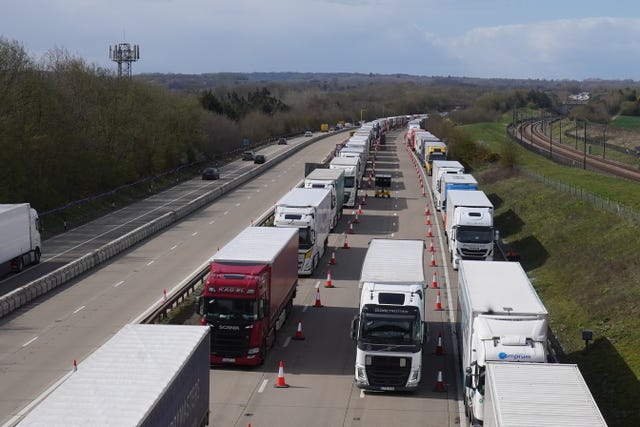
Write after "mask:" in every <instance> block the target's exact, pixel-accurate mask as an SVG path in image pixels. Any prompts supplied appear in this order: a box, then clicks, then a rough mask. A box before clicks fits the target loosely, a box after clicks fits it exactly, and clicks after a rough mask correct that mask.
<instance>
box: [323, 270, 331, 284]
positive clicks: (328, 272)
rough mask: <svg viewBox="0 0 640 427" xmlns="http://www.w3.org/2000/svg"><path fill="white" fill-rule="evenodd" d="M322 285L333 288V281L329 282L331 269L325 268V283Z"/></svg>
mask: <svg viewBox="0 0 640 427" xmlns="http://www.w3.org/2000/svg"><path fill="white" fill-rule="evenodd" d="M324 287H325V288H333V283H332V282H331V270H327V283H325V285H324Z"/></svg>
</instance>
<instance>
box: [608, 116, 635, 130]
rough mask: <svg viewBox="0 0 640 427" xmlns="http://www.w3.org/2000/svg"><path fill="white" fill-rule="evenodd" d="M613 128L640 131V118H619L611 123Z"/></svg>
mask: <svg viewBox="0 0 640 427" xmlns="http://www.w3.org/2000/svg"><path fill="white" fill-rule="evenodd" d="M611 126H612V127H616V128H621V129H630V130H640V117H638V116H618V117H616V118H615V119H613V120H612V121H611Z"/></svg>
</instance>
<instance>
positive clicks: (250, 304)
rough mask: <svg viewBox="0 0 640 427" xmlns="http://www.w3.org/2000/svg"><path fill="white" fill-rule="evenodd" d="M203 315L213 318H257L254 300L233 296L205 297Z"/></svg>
mask: <svg viewBox="0 0 640 427" xmlns="http://www.w3.org/2000/svg"><path fill="white" fill-rule="evenodd" d="M204 315H205V317H207V318H213V319H234V320H257V319H258V305H257V303H256V300H250V299H235V298H206V299H205V301H204Z"/></svg>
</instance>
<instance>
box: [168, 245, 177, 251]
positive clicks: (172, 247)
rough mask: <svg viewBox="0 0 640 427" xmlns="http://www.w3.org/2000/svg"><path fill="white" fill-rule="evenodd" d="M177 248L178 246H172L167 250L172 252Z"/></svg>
mask: <svg viewBox="0 0 640 427" xmlns="http://www.w3.org/2000/svg"><path fill="white" fill-rule="evenodd" d="M177 247H178V245H173V246H171V247H170V248H169V250H170V251H172V250H174V249H175V248H177Z"/></svg>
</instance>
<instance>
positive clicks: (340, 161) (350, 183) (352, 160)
mask: <svg viewBox="0 0 640 427" xmlns="http://www.w3.org/2000/svg"><path fill="white" fill-rule="evenodd" d="M361 167H362V166H361V164H360V158H359V157H334V158H333V159H331V161H330V162H329V169H343V170H344V203H343V204H344V206H347V207H350V208H352V207H355V206H356V203H357V200H358V188H360V178H359V177H360V168H361Z"/></svg>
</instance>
